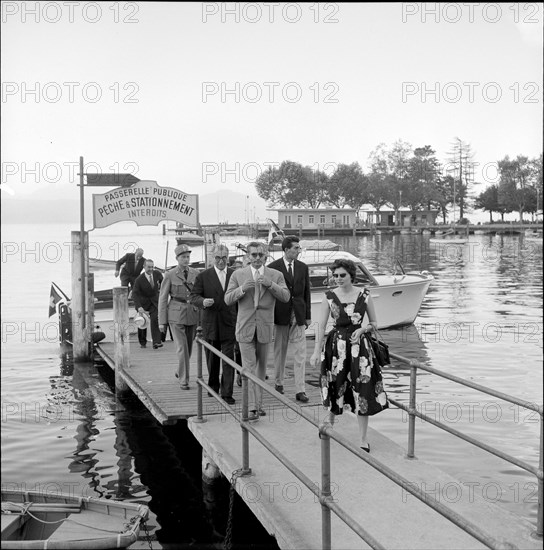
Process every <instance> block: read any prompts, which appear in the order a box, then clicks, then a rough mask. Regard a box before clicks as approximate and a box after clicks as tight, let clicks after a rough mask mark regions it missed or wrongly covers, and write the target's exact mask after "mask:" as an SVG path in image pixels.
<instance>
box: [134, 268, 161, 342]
mask: <svg viewBox="0 0 544 550" xmlns="http://www.w3.org/2000/svg"><path fill="white" fill-rule="evenodd" d="M154 267H155V266H154V264H153V260H145V262H144V272H143V273H142V274H141V275H139V276H138V277H137V279H136V281H135V283H134V289H133V291H132V299H133V300H134V307H135V308H136V311H137V312H138V313H142V312H144V311H145V312H147V313H148V314H149V318H150V321H151V337H152V339H153V349H157V348H162V343H161V331H160V330H159V289H160V286H161V283H162V279H163V276H162V274H161V273H160V272H158V271H155V269H154ZM138 341H139V342H140V346H141V347H142V348H145V347H146V344H147V329H146V328H144V329H138Z"/></svg>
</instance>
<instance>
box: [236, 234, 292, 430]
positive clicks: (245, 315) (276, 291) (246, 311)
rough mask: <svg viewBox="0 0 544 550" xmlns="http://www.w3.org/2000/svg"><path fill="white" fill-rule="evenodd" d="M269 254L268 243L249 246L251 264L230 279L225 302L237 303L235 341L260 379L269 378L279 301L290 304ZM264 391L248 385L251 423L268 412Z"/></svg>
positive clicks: (254, 385) (245, 362)
mask: <svg viewBox="0 0 544 550" xmlns="http://www.w3.org/2000/svg"><path fill="white" fill-rule="evenodd" d="M267 255H268V251H267V247H266V245H265V244H263V243H260V242H257V241H254V242H250V243H249V244H248V245H247V259H248V261H249V262H250V265H248V266H247V267H244V268H242V269H237V270H236V271H235V272H234V273H233V274H232V276H231V278H230V281H229V285H228V288H227V292H226V293H225V303H226V304H227V305H233V304H235V303H238V314H237V317H236V340H237V341H238V345H239V346H240V353H241V355H242V364H243V366H244V367H245V368H247V369H248V370H250V371H251V372H252V373H253V374H255V375H256V376H257V377H258V378H260V379H261V380H264V379H265V376H266V362H267V359H268V344H269V343H270V342H271V341H272V336H273V333H274V305H275V303H276V300H280V301H282V302H288V301H289V297H290V295H289V290H288V289H287V286H286V284H285V279H284V278H283V275H282V274H281V273H280V272H279V271H276V270H275V269H270V268H268V267H265V265H264V264H265V262H266V257H267ZM262 399H263V397H262V390H261V388H260V387H259V386H257V385H256V384H254V383H253V382H250V383H249V410H250V415H249V420H258V419H259V416H264V415H265V414H266V413H265V411H264V410H263V408H262Z"/></svg>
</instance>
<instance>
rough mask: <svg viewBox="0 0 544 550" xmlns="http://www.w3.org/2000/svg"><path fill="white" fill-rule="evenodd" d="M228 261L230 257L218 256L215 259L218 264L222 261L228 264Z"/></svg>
mask: <svg viewBox="0 0 544 550" xmlns="http://www.w3.org/2000/svg"><path fill="white" fill-rule="evenodd" d="M228 259H229V257H228V256H216V257H215V261H216V262H218V261H219V260H221V261H222V262H226V261H227V260H228Z"/></svg>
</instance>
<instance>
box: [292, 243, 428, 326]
mask: <svg viewBox="0 0 544 550" xmlns="http://www.w3.org/2000/svg"><path fill="white" fill-rule="evenodd" d="M341 258H342V259H347V260H351V261H353V262H354V263H355V265H356V266H357V278H356V280H355V282H354V285H355V286H366V287H367V288H368V289H369V290H370V295H371V296H372V300H373V302H374V307H375V310H376V318H377V320H378V328H380V329H385V328H392V327H397V326H403V325H409V324H411V323H413V322H414V321H415V319H416V317H417V314H418V312H419V309H420V308H421V304H422V303H423V299H424V298H425V295H426V294H427V291H428V290H429V286H430V285H431V282H432V281H433V280H434V277H433V276H432V275H431V274H430V273H428V272H426V271H422V272H409V273H400V274H391V275H373V274H372V273H371V272H370V271H369V270H368V268H367V267H366V266H365V265H364V263H363V262H362V260H361V259H359V258H357V257H356V256H354V255H353V254H350V253H349V252H345V251H342V250H339V251H332V252H331V251H327V252H324V251H311V250H306V251H303V252H302V254H301V255H300V256H299V258H298V259H299V260H300V261H301V262H304V263H305V264H306V265H308V269H309V271H310V285H311V299H312V319H313V320H314V321H315V320H316V319H319V307H320V304H321V301H322V300H323V294H324V293H325V292H326V291H327V290H328V289H329V288H331V287H332V285H333V284H334V283H333V279H332V272H331V271H330V266H331V264H332V263H333V262H334V261H335V260H336V259H341ZM310 332H313V330H312V327H311V326H310V328H309V329H308V331H307V334H308V333H310Z"/></svg>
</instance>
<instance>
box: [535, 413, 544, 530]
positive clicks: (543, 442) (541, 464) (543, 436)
mask: <svg viewBox="0 0 544 550" xmlns="http://www.w3.org/2000/svg"><path fill="white" fill-rule="evenodd" d="M543 446H544V419H543V417H542V413H540V457H539V460H538V469H539V470H540V471H541V472H542V471H543V470H544V461H543V451H544V448H543ZM542 493H543V490H542V479H540V478H538V505H537V510H536V534H537V536H539V537H542V513H543V510H542V497H543V494H542Z"/></svg>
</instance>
